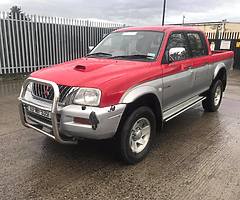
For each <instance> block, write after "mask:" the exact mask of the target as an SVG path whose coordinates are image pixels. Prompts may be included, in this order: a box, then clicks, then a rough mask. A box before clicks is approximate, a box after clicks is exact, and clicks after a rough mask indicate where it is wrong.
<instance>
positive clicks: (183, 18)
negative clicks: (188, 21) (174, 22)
mask: <svg viewBox="0 0 240 200" xmlns="http://www.w3.org/2000/svg"><path fill="white" fill-rule="evenodd" d="M185 18H186V17H185V15H183V17H182V25H184V23H185V22H184V20H185Z"/></svg>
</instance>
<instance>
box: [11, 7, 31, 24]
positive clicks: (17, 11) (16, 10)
mask: <svg viewBox="0 0 240 200" xmlns="http://www.w3.org/2000/svg"><path fill="white" fill-rule="evenodd" d="M8 18H9V19H18V20H26V21H29V20H31V19H30V18H29V17H28V16H26V15H25V13H23V12H22V9H21V7H18V6H12V7H11V8H10V12H9V15H8Z"/></svg>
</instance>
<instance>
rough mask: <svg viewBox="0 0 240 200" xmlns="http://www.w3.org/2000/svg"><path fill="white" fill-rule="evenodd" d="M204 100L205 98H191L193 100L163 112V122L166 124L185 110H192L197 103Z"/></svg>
mask: <svg viewBox="0 0 240 200" xmlns="http://www.w3.org/2000/svg"><path fill="white" fill-rule="evenodd" d="M204 99H206V97H200V96H197V97H193V98H191V99H189V100H187V101H185V102H183V103H181V104H179V105H177V106H175V107H173V108H171V109H169V110H167V111H165V112H163V121H164V122H167V121H169V120H171V119H172V118H174V117H176V116H178V115H180V114H181V113H183V112H185V111H186V110H188V109H190V108H192V107H193V106H195V105H196V104H198V103H199V102H202V101H203V100H204Z"/></svg>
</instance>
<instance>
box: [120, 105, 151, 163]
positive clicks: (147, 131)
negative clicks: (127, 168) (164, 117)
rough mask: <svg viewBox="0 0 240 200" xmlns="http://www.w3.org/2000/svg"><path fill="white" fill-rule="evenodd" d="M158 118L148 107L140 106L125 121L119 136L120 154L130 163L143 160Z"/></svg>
mask: <svg viewBox="0 0 240 200" xmlns="http://www.w3.org/2000/svg"><path fill="white" fill-rule="evenodd" d="M155 130H156V118H155V115H154V113H153V112H152V110H151V109H150V108H148V107H145V106H144V107H139V108H137V109H136V110H135V111H133V112H132V113H131V114H130V116H129V117H128V118H127V119H126V120H125V122H124V123H123V126H122V129H121V131H120V136H119V144H120V154H121V157H122V159H123V160H124V161H125V162H126V163H128V164H135V163H137V162H139V161H141V160H142V159H143V158H144V157H145V156H146V155H147V153H148V152H149V150H150V146H151V143H152V139H153V136H154V135H155Z"/></svg>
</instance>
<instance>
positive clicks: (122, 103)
mask: <svg viewBox="0 0 240 200" xmlns="http://www.w3.org/2000/svg"><path fill="white" fill-rule="evenodd" d="M232 65H233V52H231V51H228V52H227V51H225V52H224V51H218V52H217V51H216V52H215V51H211V50H210V48H209V43H208V41H207V39H206V37H205V35H204V33H203V32H201V31H200V30H198V29H195V28H191V27H176V26H164V27H161V26H155V27H130V28H123V29H120V30H117V31H114V32H113V33H111V34H109V35H108V36H107V37H105V38H104V39H103V40H102V41H101V42H100V43H99V44H98V45H97V46H96V47H94V48H93V49H92V51H91V52H90V53H89V54H88V55H87V56H86V57H84V58H79V59H76V60H72V61H69V62H65V63H62V64H58V65H55V66H52V67H49V68H45V69H42V70H39V71H36V72H34V73H32V74H31V75H30V77H29V78H28V79H26V81H25V82H24V84H23V87H22V90H21V94H20V97H19V100H20V104H19V108H20V116H21V121H22V123H23V124H24V125H25V126H26V127H29V128H32V129H34V130H36V131H38V132H40V133H43V134H44V135H47V136H48V137H50V138H53V139H54V140H56V141H57V142H59V143H63V144H76V143H77V141H78V140H79V139H84V138H87V139H97V140H100V139H107V138H116V141H118V145H119V147H118V148H119V150H120V155H121V157H122V158H123V160H124V161H126V162H127V163H130V164H133V163H136V162H139V161H140V160H142V159H143V158H144V157H145V156H146V154H147V153H148V152H149V150H150V146H151V143H152V141H153V139H154V135H155V134H156V132H159V131H158V130H159V129H160V128H161V127H162V126H163V123H164V122H167V121H168V120H170V119H172V118H174V117H176V116H177V115H179V114H181V113H182V112H184V111H186V110H187V109H189V108H191V107H193V106H194V105H196V104H198V103H199V102H202V105H203V108H204V110H206V111H210V112H214V111H216V110H218V108H219V106H220V104H221V100H222V95H223V92H224V90H225V88H226V83H227V74H228V71H229V69H230V68H231V67H232Z"/></svg>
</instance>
